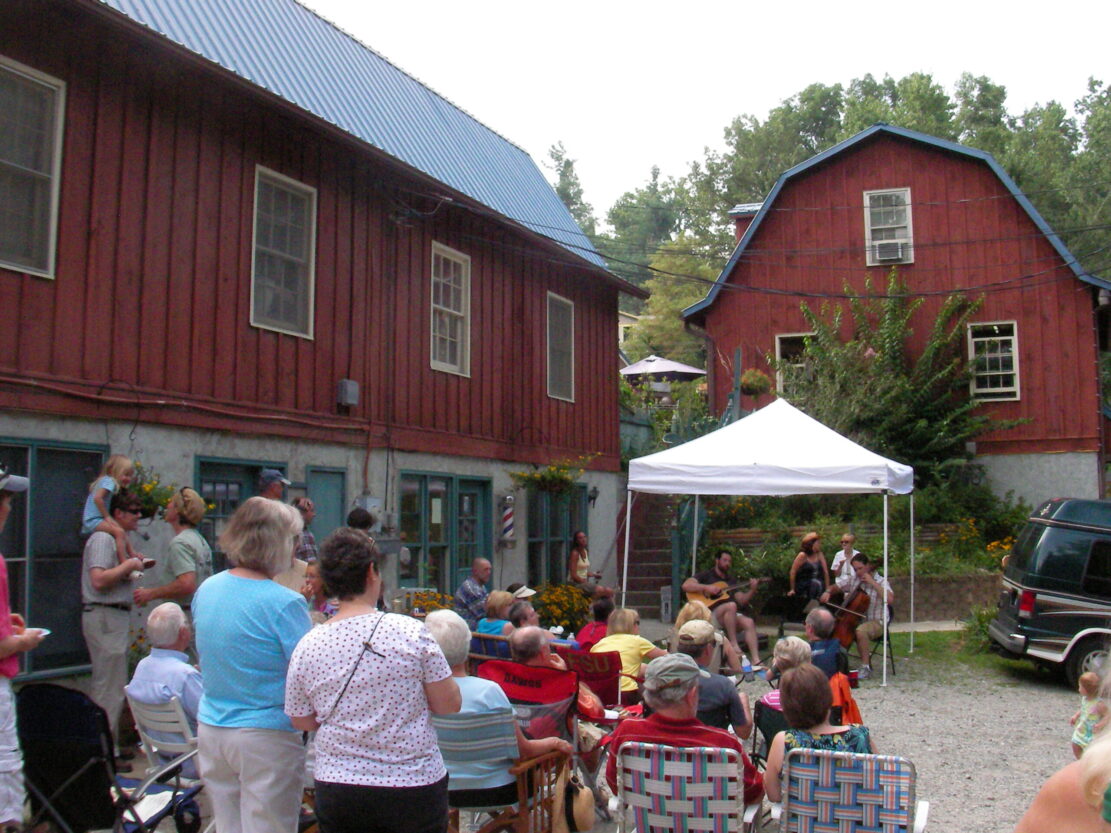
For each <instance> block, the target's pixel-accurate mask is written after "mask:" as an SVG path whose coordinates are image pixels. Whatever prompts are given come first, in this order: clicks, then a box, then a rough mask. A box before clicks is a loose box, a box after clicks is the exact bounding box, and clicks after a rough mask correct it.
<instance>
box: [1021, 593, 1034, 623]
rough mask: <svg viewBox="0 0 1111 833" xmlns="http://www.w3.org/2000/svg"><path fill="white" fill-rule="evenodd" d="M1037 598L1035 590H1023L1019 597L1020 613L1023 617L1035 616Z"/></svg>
mask: <svg viewBox="0 0 1111 833" xmlns="http://www.w3.org/2000/svg"><path fill="white" fill-rule="evenodd" d="M1035 599H1036V596H1035V595H1034V591H1033V590H1023V591H1022V595H1021V596H1019V597H1018V615H1019V616H1021V617H1022V618H1023V619H1029V618H1030V617H1031V616H1033V615H1034V601H1035Z"/></svg>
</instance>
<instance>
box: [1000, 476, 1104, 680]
mask: <svg viewBox="0 0 1111 833" xmlns="http://www.w3.org/2000/svg"><path fill="white" fill-rule="evenodd" d="M989 633H990V634H991V638H992V641H993V642H994V643H995V647H997V648H998V649H999V650H1000V651H1001V652H1003V653H1006V654H1009V655H1011V656H1019V657H1022V656H1025V657H1030V658H1031V659H1034V660H1036V661H1038V662H1041V663H1047V664H1061V663H1063V664H1064V667H1065V673H1066V675H1067V676H1068V680H1069V684H1070V685H1072V686H1075V685H1076V681H1077V678H1078V677H1079V676H1080V675H1081V674H1082V673H1084V672H1085V671H1094V670H1099V669H1100V668H1101V667H1102V664H1103V659H1104V657H1105V656H1106V654H1107V647H1108V644H1109V641H1111V501H1106V500H1081V499H1078V498H1056V499H1054V500H1050V501H1046V502H1045V503H1043V504H1042V505H1041V506H1040V507H1039V508H1038V510H1037V511H1036V512H1034V514H1033V515H1031V516H1030V519H1029V521H1028V522H1027V524H1026V526H1025V527H1024V528H1023V530H1022V532H1021V534H1019V536H1018V540H1017V541H1016V542H1015V545H1014V548H1013V549H1012V550H1011V555H1010V558H1009V559H1008V561H1007V566H1006V569H1005V570H1004V571H1003V591H1002V593H1001V594H1000V598H999V612H998V613H996V615H995V620H994V621H993V622H992V623H991V626H990V627H989Z"/></svg>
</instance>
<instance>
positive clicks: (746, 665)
mask: <svg viewBox="0 0 1111 833" xmlns="http://www.w3.org/2000/svg"><path fill="white" fill-rule="evenodd" d="M741 676H743V677H744V680H745V682H746V683H751V682H752V681H753V680H754V679H755V678H756V675H754V674H753V673H752V663H751V662H749V661H748V657H745V658H744V659H743V660H741Z"/></svg>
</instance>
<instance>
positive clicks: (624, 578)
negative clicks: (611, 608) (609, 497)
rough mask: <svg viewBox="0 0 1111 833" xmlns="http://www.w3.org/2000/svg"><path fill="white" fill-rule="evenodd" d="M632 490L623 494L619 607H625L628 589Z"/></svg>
mask: <svg viewBox="0 0 1111 833" xmlns="http://www.w3.org/2000/svg"><path fill="white" fill-rule="evenodd" d="M633 497H634V494H633V490H632V489H629V490H627V491H626V492H625V558H624V559H623V560H622V563H621V606H622V607H624V606H625V592H626V591H627V589H628V587H629V530H630V529H631V528H632V526H633Z"/></svg>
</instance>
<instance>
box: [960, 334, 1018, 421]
mask: <svg viewBox="0 0 1111 833" xmlns="http://www.w3.org/2000/svg"><path fill="white" fill-rule="evenodd" d="M976 327H1010V328H1011V334H1010V335H1009V336H1006V335H1004V336H999V335H994V334H992V335H973V330H974V329H975V328H976ZM1004 339H1010V341H1011V353H1010V355H1011V359H1012V365H1013V366H1012V368H1011V370H1009V371H997V370H989V371H984V372H983V373H980V372H978V371H977V369H976V345H977V344H978V343H980V342H985V341H1001V340H1004ZM968 364H969V367H970V368H971V370H972V379H971V381H970V382H969V386H968V389H969V393H970V394H971V395H972V398H973V399H976V400H977V401H979V402H1014V401H1017V400H1019V399H1021V398H1022V395H1021V392H1022V384H1021V380H1020V376H1019V359H1018V321H1015V320H1011V321H972V322H970V323H969V324H968ZM1008 374H1009V375H1013V376H1014V384H1012V385H1010V386H1009V387H1004V388H977V386H976V381H977V379H979V378H980V377H981V376H988V375H991V376H1000V375H1008Z"/></svg>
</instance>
